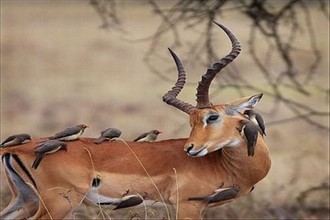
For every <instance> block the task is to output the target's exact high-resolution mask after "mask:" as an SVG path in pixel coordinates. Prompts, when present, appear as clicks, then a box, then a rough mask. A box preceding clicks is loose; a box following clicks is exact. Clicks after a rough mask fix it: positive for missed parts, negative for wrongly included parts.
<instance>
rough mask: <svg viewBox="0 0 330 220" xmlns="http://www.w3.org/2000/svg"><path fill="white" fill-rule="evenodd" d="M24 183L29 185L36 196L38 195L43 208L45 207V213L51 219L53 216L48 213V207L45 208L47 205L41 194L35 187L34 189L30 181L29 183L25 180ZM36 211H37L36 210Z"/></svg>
mask: <svg viewBox="0 0 330 220" xmlns="http://www.w3.org/2000/svg"><path fill="white" fill-rule="evenodd" d="M26 184H27V185H29V186H30V187H31V189H32V190H33V191H34V192H35V193H36V194H37V195H38V197H39V199H40V202H41V203H42V205H43V206H44V208H45V210H46V212H47V214H48V215H49V218H50V219H51V220H53V216H52V215H51V214H50V212H49V210H48V208H47V206H46V204H45V202H44V200H43V199H42V198H41V196H40V194H39V192H38V191H37V189H36V188H35V187H34V186H33V185H32V184H31V183H29V182H26ZM38 211H39V209H38ZM38 211H37V212H38Z"/></svg>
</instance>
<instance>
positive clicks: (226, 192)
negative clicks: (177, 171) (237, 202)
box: [188, 185, 240, 204]
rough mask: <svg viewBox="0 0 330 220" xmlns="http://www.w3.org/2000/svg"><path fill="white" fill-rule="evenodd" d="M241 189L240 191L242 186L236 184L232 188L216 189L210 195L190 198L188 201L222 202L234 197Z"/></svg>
mask: <svg viewBox="0 0 330 220" xmlns="http://www.w3.org/2000/svg"><path fill="white" fill-rule="evenodd" d="M239 191H240V187H239V186H238V185H234V186H233V187H231V188H220V189H216V190H215V191H214V193H213V194H212V195H209V196H201V197H191V198H188V201H204V202H206V203H208V204H209V203H215V202H222V201H226V200H229V199H234V198H235V197H236V195H237V193H238V192H239Z"/></svg>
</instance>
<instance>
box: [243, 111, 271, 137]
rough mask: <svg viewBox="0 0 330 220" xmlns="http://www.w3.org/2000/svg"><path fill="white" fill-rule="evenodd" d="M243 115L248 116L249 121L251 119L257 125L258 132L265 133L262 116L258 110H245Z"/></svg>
mask: <svg viewBox="0 0 330 220" xmlns="http://www.w3.org/2000/svg"><path fill="white" fill-rule="evenodd" d="M244 115H246V116H248V118H249V119H250V121H252V122H253V123H254V124H256V125H257V126H259V128H260V133H261V134H262V135H266V132H265V130H266V128H265V123H264V119H263V118H262V116H261V115H260V114H259V113H258V112H256V111H254V110H245V111H244Z"/></svg>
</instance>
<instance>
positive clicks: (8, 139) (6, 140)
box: [0, 135, 16, 146]
mask: <svg viewBox="0 0 330 220" xmlns="http://www.w3.org/2000/svg"><path fill="white" fill-rule="evenodd" d="M15 138H16V135H11V136H9V137H7V138H6V139H5V140H4V141H3V142H2V143H1V145H0V146H3V145H4V144H5V143H7V142H9V141H12V140H14V139H15Z"/></svg>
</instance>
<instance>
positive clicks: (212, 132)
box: [163, 22, 262, 157]
mask: <svg viewBox="0 0 330 220" xmlns="http://www.w3.org/2000/svg"><path fill="white" fill-rule="evenodd" d="M214 23H215V22H214ZM215 24H216V25H218V26H219V27H220V28H222V29H223V30H224V31H225V32H226V34H227V35H228V37H229V38H230V40H231V42H232V50H231V52H230V53H229V54H228V55H227V56H225V57H224V58H222V59H221V60H220V61H219V62H216V63H214V64H213V66H212V68H210V69H207V71H206V73H205V74H204V75H203V76H202V79H201V81H200V82H199V83H198V87H197V94H196V101H197V104H196V106H194V105H191V104H189V103H186V102H183V101H181V100H179V99H178V98H177V95H178V94H179V93H180V91H181V90H182V88H183V86H184V84H185V80H186V76H185V70H184V67H183V64H182V62H181V61H180V59H179V57H178V56H177V55H176V54H175V53H174V52H173V51H172V50H171V49H169V50H170V53H171V55H172V57H173V59H174V61H175V63H176V66H177V69H178V79H177V82H176V84H175V86H174V87H173V88H172V89H171V90H170V91H168V92H167V93H166V94H165V95H164V96H163V101H164V102H166V103H167V104H169V105H172V106H174V107H176V108H178V109H180V110H181V111H183V112H185V113H187V114H189V115H190V126H191V127H192V130H191V133H190V136H189V138H188V140H187V142H186V144H185V146H184V150H185V151H187V154H188V155H189V156H194V157H200V156H204V155H206V154H208V153H211V152H214V151H216V150H219V149H221V148H222V147H235V146H237V145H238V144H239V142H240V140H241V139H240V137H239V133H238V132H237V129H236V127H237V126H238V125H239V121H240V120H241V119H242V118H241V117H242V116H241V112H244V110H246V109H252V108H253V107H254V106H255V105H256V104H257V103H258V102H259V100H260V99H261V97H262V94H257V95H254V96H251V97H245V98H241V99H237V100H234V101H232V102H230V103H227V104H219V105H213V104H212V103H211V102H210V101H209V86H210V84H211V82H212V80H213V79H214V77H215V76H216V75H217V74H218V73H219V72H220V71H221V69H223V68H224V67H225V66H227V65H228V64H229V63H231V62H232V61H233V60H234V59H235V58H236V57H237V56H238V54H239V53H240V50H241V46H240V44H239V42H238V40H237V38H236V37H235V36H234V35H233V34H232V33H231V32H230V31H229V30H228V29H227V28H226V27H224V26H223V25H221V24H218V23H215Z"/></svg>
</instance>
